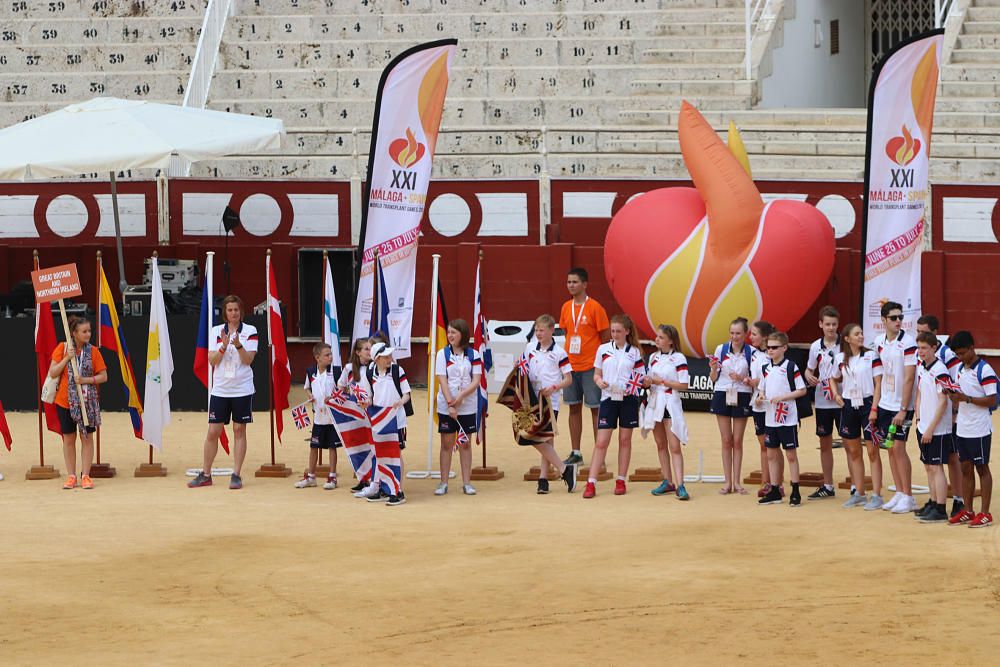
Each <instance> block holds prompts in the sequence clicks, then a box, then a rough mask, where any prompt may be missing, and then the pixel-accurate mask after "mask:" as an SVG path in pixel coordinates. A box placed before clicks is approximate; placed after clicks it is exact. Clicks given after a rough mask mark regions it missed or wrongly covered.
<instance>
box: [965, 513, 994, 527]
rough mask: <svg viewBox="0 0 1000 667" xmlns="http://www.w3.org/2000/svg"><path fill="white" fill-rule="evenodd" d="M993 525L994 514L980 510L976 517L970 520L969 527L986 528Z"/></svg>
mask: <svg viewBox="0 0 1000 667" xmlns="http://www.w3.org/2000/svg"><path fill="white" fill-rule="evenodd" d="M992 525H993V515H992V514H986V513H985V512H980V513H979V514H977V515H976V518H975V519H973V520H972V521H970V522H969V528H986V527H987V526H992Z"/></svg>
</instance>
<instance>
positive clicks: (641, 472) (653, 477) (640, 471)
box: [628, 468, 663, 483]
mask: <svg viewBox="0 0 1000 667" xmlns="http://www.w3.org/2000/svg"><path fill="white" fill-rule="evenodd" d="M628 481H630V482H656V483H659V482H662V481H663V473H662V472H661V471H660V469H659V468H636V469H635V472H634V473H632V474H631V475H629V476H628Z"/></svg>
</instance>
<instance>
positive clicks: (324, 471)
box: [316, 465, 330, 477]
mask: <svg viewBox="0 0 1000 667" xmlns="http://www.w3.org/2000/svg"><path fill="white" fill-rule="evenodd" d="M329 474H330V466H328V465H321V466H316V476H317V477H326V476H327V475H329Z"/></svg>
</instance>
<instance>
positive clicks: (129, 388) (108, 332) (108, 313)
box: [98, 267, 142, 440]
mask: <svg viewBox="0 0 1000 667" xmlns="http://www.w3.org/2000/svg"><path fill="white" fill-rule="evenodd" d="M98 313H99V317H100V324H101V347H103V348H105V349H108V350H111V351H112V352H114V353H115V354H117V355H118V367H119V368H120V369H121V372H122V384H123V385H124V386H125V399H126V403H127V405H128V413H129V416H130V417H131V418H132V433H134V434H135V437H137V438H139V439H140V440H142V403H140V402H139V392H138V391H137V390H136V388H135V373H133V372H132V359H131V357H129V354H128V348H127V347H125V338H124V336H122V328H121V324H120V323H119V321H118V309H117V308H116V307H115V300H114V297H113V296H111V287H110V286H109V285H108V277H107V276H106V275H104V268H103V267H102V268H101V291H100V297H99V299H98Z"/></svg>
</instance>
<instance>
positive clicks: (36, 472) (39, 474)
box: [24, 466, 59, 479]
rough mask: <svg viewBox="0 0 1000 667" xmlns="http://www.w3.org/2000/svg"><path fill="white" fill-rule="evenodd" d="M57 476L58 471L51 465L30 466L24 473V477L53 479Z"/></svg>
mask: <svg viewBox="0 0 1000 667" xmlns="http://www.w3.org/2000/svg"><path fill="white" fill-rule="evenodd" d="M56 477H59V471H58V470H56V469H55V468H53V467H52V466H31V467H30V468H28V472H26V473H24V478H25V479H55V478H56Z"/></svg>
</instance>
